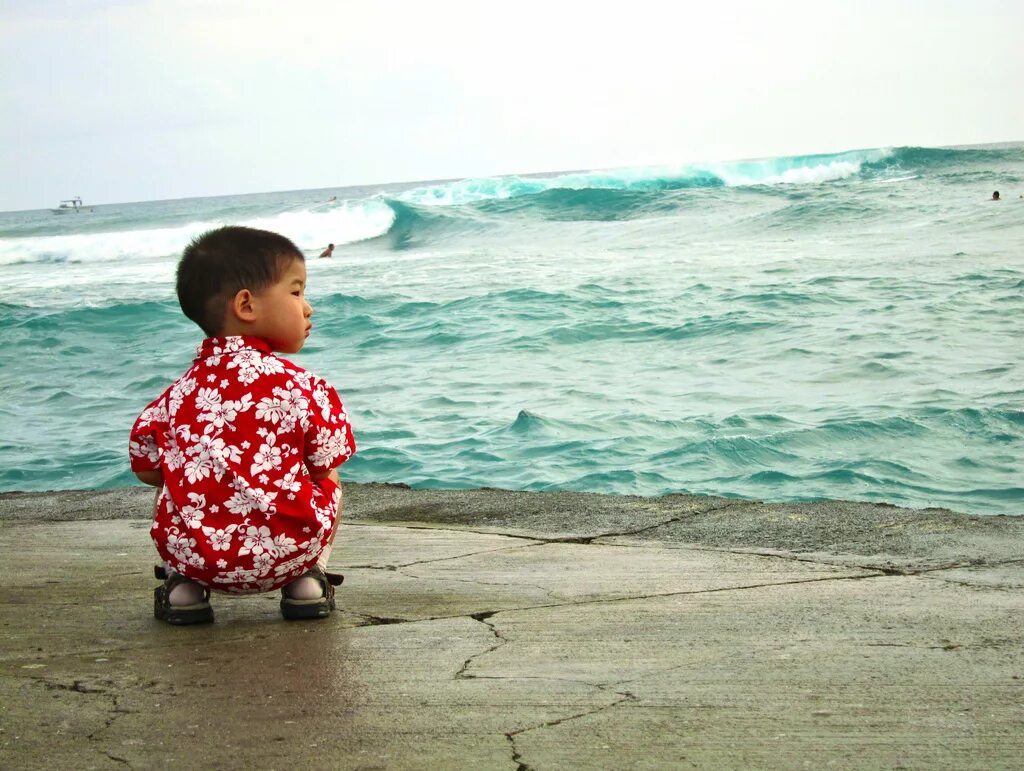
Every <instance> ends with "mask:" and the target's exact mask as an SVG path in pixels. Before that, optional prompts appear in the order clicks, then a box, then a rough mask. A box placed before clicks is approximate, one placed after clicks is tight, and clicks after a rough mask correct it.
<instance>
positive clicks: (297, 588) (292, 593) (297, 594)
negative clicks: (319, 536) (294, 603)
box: [284, 469, 345, 600]
mask: <svg viewBox="0 0 1024 771" xmlns="http://www.w3.org/2000/svg"><path fill="white" fill-rule="evenodd" d="M327 478H328V479H330V480H331V481H332V482H334V483H335V484H336V485H337V486H338V518H337V520H335V524H334V530H332V531H331V537H330V539H329V540H328V541H327V544H326V545H325V546H324V549H323V551H322V552H320V556H319V557H317V560H316V564H317V567H319V568H321V569H322V570H324V571H325V572H326V571H327V562H328V560H330V558H331V550H332V549H333V547H334V536H336V535H337V534H338V528H339V527H340V525H341V512H342V509H344V508H345V495H344V493H343V492H342V489H341V480H340V479H339V478H338V469H334V470H333V471H332V472H331V473H330V474H329V475H328V477H327ZM284 593H285V594H286V595H287V596H288V597H291V598H292V599H293V600H316V599H319V598H320V597H323V596H324V593H323V589H322V588H321V587H320V584H319V583H318V582H317V581H316V580H315V579H312V578H310V577H309V576H303V577H302V578H297V579H296V580H294V581H292V582H291V583H290V584H288V586H286V587H285V588H284Z"/></svg>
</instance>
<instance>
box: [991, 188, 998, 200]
mask: <svg viewBox="0 0 1024 771" xmlns="http://www.w3.org/2000/svg"><path fill="white" fill-rule="evenodd" d="M992 200H993V201H998V200H999V191H998V190H996V191H994V192H993V193H992Z"/></svg>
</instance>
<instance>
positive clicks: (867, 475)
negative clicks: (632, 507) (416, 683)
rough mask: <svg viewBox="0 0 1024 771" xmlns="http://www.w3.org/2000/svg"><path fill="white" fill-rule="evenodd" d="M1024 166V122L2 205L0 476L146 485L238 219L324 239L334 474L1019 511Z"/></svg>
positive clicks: (317, 326) (317, 301) (317, 334)
mask: <svg viewBox="0 0 1024 771" xmlns="http://www.w3.org/2000/svg"><path fill="white" fill-rule="evenodd" d="M993 190H999V191H1000V192H1001V193H1002V196H1003V200H1002V201H1001V202H998V203H996V202H992V201H989V200H988V199H989V198H990V196H991V194H992V191H993ZM62 192H63V191H62ZM72 192H78V191H72ZM81 192H82V193H83V195H84V194H85V193H87V192H88V191H81ZM1022 193H1024V144H1020V143H1016V144H1004V145H989V146H977V147H964V148H946V149H934V148H932V149H929V148H920V147H894V148H879V149H869V150H857V151H850V152H844V153H837V154H830V155H808V156H794V157H784V158H772V159H764V160H752V161H734V162H722V163H707V164H689V165H679V166H675V167H657V168H629V169H613V170H604V171H578V172H572V173H557V174H545V175H529V176H508V177H495V178H486V179H466V180H457V181H446V182H432V183H425V182H424V183H414V184H413V183H410V184H398V185H377V186H371V187H346V188H330V189H322V190H298V191H290V192H278V193H262V194H257V195H237V196H222V197H216V198H194V199H184V200H174V201H149V202H142V203H126V204H109V205H102V206H93V207H90V206H89V201H88V197H87V196H86V200H85V204H86V210H84V211H82V212H78V213H75V212H71V213H66V214H62V215H57V214H54V213H52V212H51V211H49V210H42V211H23V212H7V213H0V343H2V345H0V390H2V393H3V399H2V404H0V421H2V422H0V490H3V491H11V490H54V489H99V488H109V487H119V486H124V485H130V484H135V483H136V482H135V479H134V477H133V476H132V474H131V473H130V471H129V470H128V461H127V441H128V430H129V428H130V426H131V424H132V422H133V420H134V418H135V417H136V415H137V414H138V413H139V411H140V410H141V409H142V407H143V406H144V405H145V404H146V403H147V402H148V401H149V400H151V399H152V398H154V397H155V396H156V395H157V394H159V392H160V391H161V390H162V389H163V388H164V387H166V385H168V384H169V383H170V382H171V381H172V380H174V379H175V378H176V377H177V376H178V375H179V374H180V373H181V372H182V371H183V370H184V369H185V368H186V367H187V366H188V364H189V362H190V361H191V358H192V356H193V353H194V350H195V346H196V345H197V344H198V342H199V341H200V338H201V333H200V332H199V330H198V329H197V328H195V327H194V326H193V325H192V324H191V322H189V321H187V320H186V319H185V318H184V317H183V316H182V315H181V312H180V310H179V309H178V307H177V302H176V299H175V296H174V289H173V280H174V279H173V276H174V268H175V264H176V260H177V257H178V256H179V255H180V253H181V250H182V249H183V248H184V246H185V244H186V243H187V242H188V240H189V239H190V238H191V237H192V236H194V235H197V234H198V233H200V232H202V231H204V230H206V229H208V228H211V227H215V226H218V225H220V224H244V225H250V226H254V227H261V228H267V229H271V230H275V231H279V232H281V233H283V234H285V235H287V236H288V237H289V238H291V239H292V240H293V241H295V242H296V243H297V244H298V245H299V246H300V247H301V248H302V249H303V250H304V251H305V253H306V254H307V256H308V271H309V289H308V295H309V299H310V301H311V303H312V305H313V308H314V316H313V322H314V329H313V334H312V336H311V337H310V339H309V341H308V342H307V345H306V347H305V348H304V349H303V351H302V352H301V353H299V354H297V355H295V356H292V357H290V358H292V359H293V360H295V361H296V362H298V363H300V364H302V365H303V366H305V367H307V368H310V369H313V370H315V371H316V372H318V373H320V374H322V375H324V376H325V377H327V378H328V379H329V380H330V381H331V382H332V383H333V384H334V385H335V386H336V387H337V389H338V391H339V392H340V393H341V395H342V398H343V400H344V401H345V404H346V407H347V408H348V411H349V413H350V417H351V420H352V422H353V425H354V427H355V431H356V437H357V441H358V444H359V452H358V455H357V456H356V457H355V458H353V459H352V460H351V461H350V462H349V463H347V464H346V465H345V466H344V467H343V468H342V478H343V479H348V480H353V481H360V482H368V481H377V482H403V483H407V484H409V485H411V486H413V487H432V488H474V487H498V488H508V489H517V490H586V491H595V492H605V493H620V494H637V495H664V494H670V493H696V494H714V495H722V496H727V497H734V498H744V499H760V500H767V501H805V500H816V499H825V498H828V499H845V500H859V501H873V502H886V503H891V504H897V505H901V506H910V507H915V508H923V507H947V508H951V509H954V510H958V511H963V512H968V513H975V514H1024V468H1022V465H1024V464H1022V458H1024V333H1022V331H1021V323H1022V319H1024V199H1022V198H1021V197H1020V195H1021V194H1022ZM54 204H55V205H56V201H55V202H54ZM328 242H333V243H335V244H336V245H337V246H336V250H335V252H334V256H333V258H331V259H318V255H319V253H320V252H321V250H323V249H324V247H325V246H326V245H327V243H328Z"/></svg>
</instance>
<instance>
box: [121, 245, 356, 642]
mask: <svg viewBox="0 0 1024 771" xmlns="http://www.w3.org/2000/svg"><path fill="white" fill-rule="evenodd" d="M177 291H178V301H179V303H180V304H181V309H182V310H183V311H184V313H185V315H186V316H187V317H188V318H190V319H191V320H192V321H194V322H196V324H198V325H199V326H200V328H201V329H202V330H203V332H204V334H205V335H206V339H205V340H203V342H202V344H201V345H200V346H199V348H198V350H197V353H196V358H195V360H194V361H193V363H192V366H191V367H190V368H189V369H188V370H187V371H186V372H185V374H184V375H182V376H181V377H180V378H179V379H178V380H177V381H176V382H175V383H174V384H172V385H171V386H170V387H169V388H168V389H167V390H166V391H164V392H163V393H162V394H160V396H159V397H158V398H157V399H156V400H155V401H153V402H152V403H150V404H149V406H148V407H146V409H145V410H143V412H142V414H141V415H140V416H139V418H138V420H136V422H135V425H134V426H133V428H132V432H131V439H130V442H129V455H130V457H131V467H132V471H134V472H135V475H136V476H137V477H138V478H139V479H140V480H142V481H143V482H145V483H146V484H149V485H153V486H155V487H157V488H159V491H158V493H157V498H156V505H155V512H154V516H153V526H152V529H151V531H150V534H151V536H152V538H153V542H154V544H155V545H156V549H157V552H158V553H159V555H160V557H161V559H162V560H163V566H162V567H158V568H157V577H158V578H164V579H165V580H164V582H163V584H161V585H159V586H157V587H156V590H155V593H154V614H155V615H156V617H157V618H158V619H161V620H163V621H166V622H167V623H170V624H195V623H202V622H208V621H212V620H213V609H212V608H211V606H210V602H209V599H210V590H216V591H222V592H230V593H239V594H244V593H253V592H266V591H271V590H274V589H281V590H282V593H281V613H282V615H283V616H284V617H285V618H287V619H300V618H322V617H324V616H327V615H329V614H330V612H331V611H332V610H333V609H334V607H335V603H334V585H336V584H338V583H340V577H339V576H333V575H331V574H329V573H327V572H326V567H327V560H328V558H329V557H330V554H331V544H332V542H333V540H334V534H335V526H336V524H337V522H338V519H339V518H340V516H341V509H342V493H341V483H340V481H339V478H338V471H337V467H338V466H340V465H341V464H342V463H344V462H345V461H346V460H348V459H349V458H350V457H351V456H352V454H353V453H354V452H355V441H354V439H353V436H352V429H351V427H350V426H349V422H348V417H347V415H346V414H345V408H344V407H343V405H342V403H341V400H340V399H339V398H338V394H337V392H336V391H335V390H334V388H332V387H331V385H330V384H329V383H328V382H327V381H326V380H324V379H323V378H321V377H318V376H316V375H314V374H313V373H311V372H307V371H306V370H304V369H303V368H302V367H299V366H298V365H296V364H293V363H291V362H289V361H287V360H285V359H282V358H279V357H277V356H275V355H274V352H281V353H297V352H298V351H299V350H300V349H301V348H302V346H303V344H304V343H305V342H306V338H307V337H309V333H310V330H311V329H312V323H311V321H310V317H311V316H312V314H313V309H312V308H311V307H310V305H309V303H308V302H307V301H306V297H305V292H306V264H305V259H304V257H303V255H302V252H300V251H299V250H298V248H296V246H295V244H293V243H292V242H291V241H290V240H288V239H287V238H285V237H284V236H281V235H278V234H277V233H270V232H268V231H265V230H255V229H253V228H246V227H230V226H229V227H222V228H219V229H217V230H211V231H209V232H207V233H205V234H203V235H201V236H199V237H198V238H196V239H195V240H194V241H192V243H190V244H189V245H188V247H187V248H186V249H185V251H184V252H183V254H182V257H181V261H180V262H179V264H178V272H177Z"/></svg>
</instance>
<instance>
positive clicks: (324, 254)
mask: <svg viewBox="0 0 1024 771" xmlns="http://www.w3.org/2000/svg"><path fill="white" fill-rule="evenodd" d="M998 197H999V193H996V198H998ZM332 254H334V244H327V248H326V249H324V250H323V251H322V252H320V256H321V257H330V256H331V255H332Z"/></svg>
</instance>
